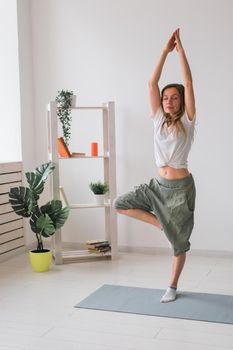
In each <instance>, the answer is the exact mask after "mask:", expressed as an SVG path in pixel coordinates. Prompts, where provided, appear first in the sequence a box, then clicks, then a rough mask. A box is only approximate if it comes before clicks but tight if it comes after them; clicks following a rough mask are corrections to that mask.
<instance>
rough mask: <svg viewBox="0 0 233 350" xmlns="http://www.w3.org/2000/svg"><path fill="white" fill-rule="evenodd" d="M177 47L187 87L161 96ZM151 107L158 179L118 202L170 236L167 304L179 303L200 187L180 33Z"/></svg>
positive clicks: (154, 81)
mask: <svg viewBox="0 0 233 350" xmlns="http://www.w3.org/2000/svg"><path fill="white" fill-rule="evenodd" d="M174 48H176V50H177V52H178V55H179V61H180V65H181V69H182V75H183V83H184V85H180V84H169V85H167V86H165V87H164V88H163V89H162V91H161V94H160V90H159V86H158V82H159V79H160V76H161V73H162V69H163V65H164V62H165V60H166V58H167V55H168V54H169V53H170V52H172V51H173V50H174ZM149 92H150V105H151V109H152V117H153V123H154V145H155V159H156V165H157V167H158V172H159V177H158V179H155V178H154V179H152V180H151V181H150V183H149V185H147V184H143V185H140V186H138V187H136V188H135V190H134V191H131V192H128V193H126V194H125V195H123V196H120V197H118V198H117V199H116V200H115V201H114V207H115V208H116V209H117V212H118V213H120V214H125V215H128V216H130V217H133V218H136V219H139V220H142V221H144V222H147V223H149V224H152V225H154V226H156V227H158V228H160V229H161V230H163V231H164V233H165V235H166V236H167V238H168V240H169V241H170V243H171V245H172V247H173V252H174V255H173V258H172V272H171V278H170V283H169V287H168V289H167V290H166V292H165V294H164V296H163V297H162V299H161V300H160V301H161V302H170V301H174V300H175V299H176V290H177V285H178V280H179V277H180V274H181V272H182V269H183V266H184V263H185V258H186V252H187V251H188V250H189V249H190V243H189V238H190V235H191V232H192V229H193V217H194V207H195V184H194V180H193V177H192V175H191V174H190V173H189V171H188V168H187V158H188V154H189V151H190V148H191V144H192V140H193V134H194V124H195V99H194V92H193V84H192V75H191V71H190V68H189V64H188V61H187V58H186V55H185V51H184V49H183V47H182V44H181V40H180V35H179V29H177V30H176V31H175V32H174V33H173V34H172V36H171V38H170V39H169V41H168V43H167V44H166V45H165V47H164V50H163V52H162V54H161V57H160V59H159V61H158V63H157V65H156V68H155V70H154V72H153V75H152V78H151V80H150V82H149Z"/></svg>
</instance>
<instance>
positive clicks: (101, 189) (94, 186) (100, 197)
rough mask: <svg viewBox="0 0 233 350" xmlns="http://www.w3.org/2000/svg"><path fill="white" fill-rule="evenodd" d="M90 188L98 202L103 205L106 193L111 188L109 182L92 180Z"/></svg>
mask: <svg viewBox="0 0 233 350" xmlns="http://www.w3.org/2000/svg"><path fill="white" fill-rule="evenodd" d="M89 188H90V190H91V191H92V192H93V193H94V195H95V198H96V202H97V204H99V205H103V204H104V199H105V195H106V193H107V192H108V190H109V186H108V184H107V183H106V182H101V181H97V182H91V183H90V184H89Z"/></svg>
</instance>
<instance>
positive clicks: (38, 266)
mask: <svg viewBox="0 0 233 350" xmlns="http://www.w3.org/2000/svg"><path fill="white" fill-rule="evenodd" d="M29 259H30V262H31V265H32V269H33V271H35V272H46V271H49V269H50V265H51V262H52V252H51V250H49V249H44V250H43V251H42V252H40V251H38V250H31V251H30V252H29Z"/></svg>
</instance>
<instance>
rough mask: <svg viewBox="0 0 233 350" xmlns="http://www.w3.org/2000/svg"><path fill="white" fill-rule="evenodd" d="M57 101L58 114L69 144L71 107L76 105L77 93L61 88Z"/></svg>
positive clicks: (64, 135) (65, 138) (66, 141)
mask: <svg viewBox="0 0 233 350" xmlns="http://www.w3.org/2000/svg"><path fill="white" fill-rule="evenodd" d="M56 102H57V116H58V118H59V120H60V122H61V124H62V131H63V137H64V140H65V143H66V145H67V146H68V145H69V140H70V135H71V131H70V129H71V122H72V117H71V108H72V107H75V104H76V95H74V93H73V91H68V90H61V91H58V93H57V96H56Z"/></svg>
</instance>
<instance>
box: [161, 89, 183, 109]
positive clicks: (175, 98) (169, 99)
mask: <svg viewBox="0 0 233 350" xmlns="http://www.w3.org/2000/svg"><path fill="white" fill-rule="evenodd" d="M180 103H181V102H180V94H179V91H178V90H177V89H176V88H175V87H170V88H167V89H165V90H164V92H163V97H162V104H163V110H164V112H165V113H169V114H171V115H174V114H176V113H177V112H179V110H180Z"/></svg>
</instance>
